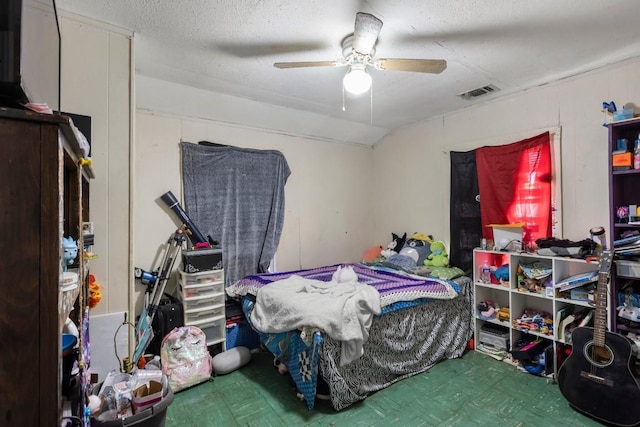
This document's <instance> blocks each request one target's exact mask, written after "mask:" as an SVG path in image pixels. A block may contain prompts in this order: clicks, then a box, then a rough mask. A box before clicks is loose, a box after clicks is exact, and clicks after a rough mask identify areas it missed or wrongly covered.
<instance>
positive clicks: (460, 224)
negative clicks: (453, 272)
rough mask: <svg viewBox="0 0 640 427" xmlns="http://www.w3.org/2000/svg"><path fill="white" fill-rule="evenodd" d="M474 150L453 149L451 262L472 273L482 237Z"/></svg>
mask: <svg viewBox="0 0 640 427" xmlns="http://www.w3.org/2000/svg"><path fill="white" fill-rule="evenodd" d="M479 194H480V193H479V190H478V171H477V167H476V152H475V150H472V151H466V152H457V151H452V152H451V197H450V199H451V204H450V213H449V217H450V221H451V224H450V229H451V244H450V248H449V260H450V264H451V265H454V266H456V267H460V268H461V269H462V270H464V272H465V273H466V274H467V275H468V276H472V275H473V249H474V248H477V247H478V246H479V245H480V240H481V239H482V221H481V220H480V203H479V199H478V198H479Z"/></svg>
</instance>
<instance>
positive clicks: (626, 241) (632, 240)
mask: <svg viewBox="0 0 640 427" xmlns="http://www.w3.org/2000/svg"><path fill="white" fill-rule="evenodd" d="M629 245H640V234H635V235H633V236H629V237H625V238H623V239H619V240H614V241H613V247H614V248H617V247H621V246H629Z"/></svg>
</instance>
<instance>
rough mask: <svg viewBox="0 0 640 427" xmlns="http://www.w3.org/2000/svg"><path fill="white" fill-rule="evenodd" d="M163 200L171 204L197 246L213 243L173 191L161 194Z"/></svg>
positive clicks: (170, 206)
mask: <svg viewBox="0 0 640 427" xmlns="http://www.w3.org/2000/svg"><path fill="white" fill-rule="evenodd" d="M160 198H161V199H162V201H163V202H165V203H166V204H167V206H169V208H170V209H171V210H172V211H173V212H174V213H175V214H176V216H177V217H178V219H179V220H180V222H182V225H184V227H185V230H186V232H187V236H189V240H191V243H192V244H193V247H195V248H201V247H206V248H209V247H211V245H210V244H209V241H208V240H207V238H206V237H204V235H203V234H202V233H201V232H200V230H198V227H196V225H195V224H194V223H193V221H191V218H189V215H187V213H186V212H185V211H184V209H182V206H180V203H179V202H178V199H176V196H174V195H173V193H172V192H171V191H167V192H166V193H164V194H163V195H162V196H160Z"/></svg>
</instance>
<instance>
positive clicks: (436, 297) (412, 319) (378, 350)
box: [226, 264, 473, 410]
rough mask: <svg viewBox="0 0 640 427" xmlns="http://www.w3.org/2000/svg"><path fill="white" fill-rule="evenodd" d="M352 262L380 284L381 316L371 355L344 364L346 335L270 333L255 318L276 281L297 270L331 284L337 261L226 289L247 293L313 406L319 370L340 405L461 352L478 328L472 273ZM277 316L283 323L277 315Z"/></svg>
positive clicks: (246, 302) (367, 347)
mask: <svg viewBox="0 0 640 427" xmlns="http://www.w3.org/2000/svg"><path fill="white" fill-rule="evenodd" d="M343 266H344V264H343ZM348 266H351V267H352V268H353V271H354V272H355V273H356V274H357V281H358V282H360V283H363V284H366V285H367V286H370V287H372V288H375V289H376V290H377V292H378V294H379V295H380V306H381V315H379V316H378V315H375V316H374V317H373V321H372V324H371V327H370V328H369V330H368V338H367V339H366V341H364V343H363V349H364V354H363V355H362V356H361V357H358V358H357V359H355V360H353V361H351V362H350V363H347V364H343V363H342V355H343V341H341V340H339V339H334V338H331V337H330V336H329V334H326V333H322V332H319V331H317V329H316V331H315V332H312V333H311V334H309V333H305V331H304V330H303V331H302V332H301V331H300V330H299V329H291V330H288V331H284V332H278V333H265V332H261V331H260V330H259V328H257V327H256V325H255V324H254V319H255V316H254V313H253V312H254V311H255V306H256V300H257V298H259V297H260V294H261V293H262V292H264V291H266V290H267V289H269V287H270V286H273V284H274V283H275V282H277V281H281V280H285V279H287V278H289V277H291V276H292V275H299V276H303V277H305V278H307V279H313V280H319V281H324V282H330V281H332V280H334V273H336V270H337V269H338V265H333V266H326V267H319V268H314V269H308V270H298V271H288V272H282V273H271V274H256V275H251V276H247V277H245V278H243V279H242V280H240V281H238V282H237V283H236V284H234V285H232V286H230V287H228V288H227V289H226V292H227V294H228V295H229V296H231V297H233V298H241V297H243V309H244V312H245V314H246V317H247V320H248V321H249V323H250V324H251V326H252V327H254V328H255V329H256V330H257V331H258V334H259V335H260V339H261V341H262V342H263V343H264V345H265V346H266V347H267V348H268V349H269V351H271V352H272V353H273V354H274V355H275V356H276V358H277V359H278V360H279V361H280V362H281V363H282V364H284V365H285V366H286V367H287V369H288V370H289V373H290V374H291V377H292V378H293V380H294V381H295V383H296V387H297V388H298V390H299V391H300V393H302V394H303V396H304V399H305V401H306V403H307V406H308V407H309V408H313V406H314V402H315V393H316V381H317V377H318V375H321V376H322V377H323V378H324V379H325V381H326V382H327V383H328V384H329V386H330V389H331V402H332V405H333V407H334V408H335V409H337V410H340V409H342V408H345V407H347V406H349V405H351V404H352V403H354V402H356V401H358V400H362V399H364V398H365V397H366V396H367V395H368V394H369V393H371V392H373V391H376V390H380V389H382V388H385V387H387V386H389V385H390V384H392V383H394V382H396V381H399V380H400V379H402V378H406V377H408V376H411V375H415V374H416V373H419V372H424V371H425V370H427V369H429V368H430V367H431V366H432V365H433V364H435V363H437V362H438V361H439V360H442V359H448V358H451V357H458V356H460V355H461V354H462V352H463V351H464V348H465V347H466V343H467V341H468V340H469V338H470V337H471V334H472V332H473V309H472V300H473V297H472V294H471V289H472V285H471V284H470V282H471V281H470V279H469V278H466V277H465V278H459V279H456V280H455V281H449V280H442V279H436V278H427V277H417V276H407V275H404V274H395V273H391V272H388V271H380V270H376V269H374V268H370V267H366V266H364V265H361V264H351V265H348ZM318 305H319V304H318ZM276 316H277V315H276ZM264 320H265V321H266V320H267V319H264ZM272 320H274V321H275V322H278V320H277V319H273V316H272Z"/></svg>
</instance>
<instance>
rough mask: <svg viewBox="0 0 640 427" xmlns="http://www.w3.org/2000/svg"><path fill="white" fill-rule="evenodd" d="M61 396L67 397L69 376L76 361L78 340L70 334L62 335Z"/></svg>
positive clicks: (70, 376)
mask: <svg viewBox="0 0 640 427" xmlns="http://www.w3.org/2000/svg"><path fill="white" fill-rule="evenodd" d="M61 340H62V384H61V386H62V394H63V395H65V396H68V394H69V384H70V382H71V378H72V377H73V375H72V374H71V372H72V370H73V364H74V363H75V362H76V360H77V356H78V349H77V348H76V344H77V343H78V338H77V337H76V336H75V335H71V334H62V337H61Z"/></svg>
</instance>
